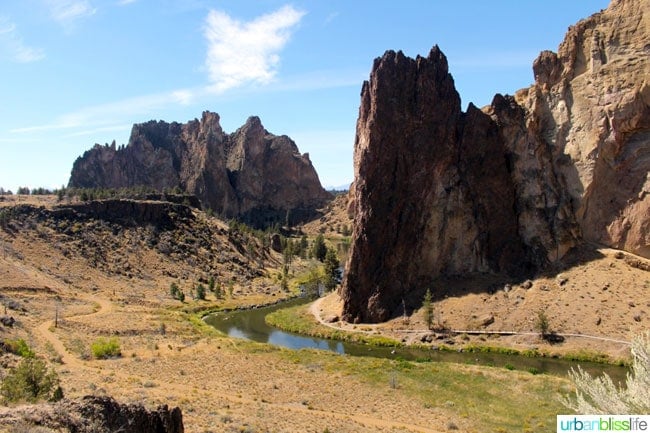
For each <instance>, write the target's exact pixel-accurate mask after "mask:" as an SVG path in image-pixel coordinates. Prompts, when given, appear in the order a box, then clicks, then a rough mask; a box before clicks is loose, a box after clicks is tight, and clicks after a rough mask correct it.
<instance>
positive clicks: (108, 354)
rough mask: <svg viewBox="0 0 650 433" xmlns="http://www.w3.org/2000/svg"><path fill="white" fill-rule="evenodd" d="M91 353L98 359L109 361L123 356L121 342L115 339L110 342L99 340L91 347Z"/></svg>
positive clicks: (103, 339) (109, 340)
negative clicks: (108, 359)
mask: <svg viewBox="0 0 650 433" xmlns="http://www.w3.org/2000/svg"><path fill="white" fill-rule="evenodd" d="M90 352H91V353H92V354H93V357H95V358H97V359H107V358H112V357H116V356H121V355H122V351H121V350H120V342H119V341H118V340H117V338H115V337H112V338H110V339H108V340H106V339H105V338H98V339H97V340H95V341H94V342H93V343H92V344H91V345H90Z"/></svg>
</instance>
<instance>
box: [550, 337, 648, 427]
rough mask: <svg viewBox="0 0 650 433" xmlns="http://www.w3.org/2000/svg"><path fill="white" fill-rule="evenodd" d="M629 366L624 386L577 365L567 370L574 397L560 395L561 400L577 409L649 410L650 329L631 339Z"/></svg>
mask: <svg viewBox="0 0 650 433" xmlns="http://www.w3.org/2000/svg"><path fill="white" fill-rule="evenodd" d="M631 351H632V358H633V359H632V368H631V371H630V373H628V375H627V380H626V386H625V387H617V386H616V385H614V382H612V379H611V378H610V377H609V376H608V375H607V374H603V376H602V377H593V378H592V377H591V375H590V374H589V373H587V372H585V371H584V370H582V369H581V368H580V367H578V369H577V370H574V369H573V368H572V369H571V371H569V376H570V377H571V379H572V380H573V382H574V384H575V387H576V397H575V400H574V399H571V398H570V397H564V398H562V400H561V401H562V403H563V404H564V405H565V406H566V407H568V408H569V409H573V410H575V411H576V412H577V413H589V414H595V415H599V414H613V413H620V414H625V413H630V414H633V413H639V414H645V413H650V331H646V332H645V333H644V334H641V335H639V336H636V337H635V338H634V339H632V347H631Z"/></svg>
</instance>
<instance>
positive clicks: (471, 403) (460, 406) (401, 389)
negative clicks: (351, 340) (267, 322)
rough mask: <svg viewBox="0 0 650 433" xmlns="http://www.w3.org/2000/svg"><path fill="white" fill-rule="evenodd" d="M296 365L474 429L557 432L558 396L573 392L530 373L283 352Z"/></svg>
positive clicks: (554, 379)
mask: <svg viewBox="0 0 650 433" xmlns="http://www.w3.org/2000/svg"><path fill="white" fill-rule="evenodd" d="M281 353H282V355H283V356H285V357H287V358H289V360H290V361H291V362H293V363H295V364H302V365H305V366H308V365H311V364H314V363H319V364H320V365H322V367H323V368H324V369H326V370H327V371H330V372H332V373H342V374H343V375H346V376H347V375H349V376H355V377H358V378H359V379H360V380H362V381H363V382H365V383H368V384H369V385H371V386H373V387H376V388H377V389H385V392H386V393H389V392H398V393H403V394H405V396H406V397H408V398H411V399H413V400H415V401H418V402H420V403H421V404H422V407H423V408H432V410H436V411H443V412H448V413H451V414H454V415H455V416H457V417H459V418H462V419H466V420H468V421H469V422H471V423H472V424H473V427H474V429H472V431H481V432H553V431H555V420H556V415H557V414H559V413H569V410H568V409H567V408H565V407H564V406H562V405H561V404H560V403H559V400H558V398H557V397H558V395H560V394H562V395H564V394H567V393H569V391H570V389H571V385H570V383H569V381H568V380H566V379H563V378H559V377H554V376H549V375H534V374H531V373H530V372H528V371H517V370H514V371H511V370H507V369H504V368H496V367H483V366H470V365H460V364H452V363H444V362H443V363H438V362H426V363H422V362H414V361H406V360H403V359H399V360H389V359H383V358H371V357H352V356H350V357H343V356H338V355H334V354H329V353H327V354H326V353H323V352H319V351H311V350H309V351H308V350H301V351H282V352H281Z"/></svg>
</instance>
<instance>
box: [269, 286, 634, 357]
mask: <svg viewBox="0 0 650 433" xmlns="http://www.w3.org/2000/svg"><path fill="white" fill-rule="evenodd" d="M340 309H341V300H340V298H339V297H338V295H337V294H336V293H330V294H328V295H327V296H325V297H323V298H319V299H317V300H315V301H314V302H313V303H310V304H309V305H299V306H293V307H290V308H286V309H281V310H278V311H275V312H273V313H271V314H269V315H268V316H267V317H266V321H267V323H268V324H270V325H271V326H274V327H276V328H278V329H282V330H284V331H287V332H293V333H297V334H302V335H308V336H312V337H316V338H328V339H334V340H339V341H347V342H355V343H361V344H368V345H374V346H390V347H402V346H407V347H416V348H421V349H427V350H438V351H454V352H470V353H499V354H507V355H521V356H525V357H545V358H561V359H566V360H571V361H582V362H596V363H606V364H615V365H626V364H627V362H628V360H629V350H628V349H627V347H628V343H627V342H626V341H621V340H615V339H609V338H606V337H601V336H595V337H594V336H585V335H569V336H565V337H563V338H564V341H563V342H561V343H549V342H548V341H546V340H543V339H542V338H540V335H539V333H535V332H516V331H509V332H499V331H478V332H476V333H472V332H463V331H450V332H438V333H436V332H432V331H430V330H428V329H426V328H425V329H422V328H419V329H418V328H417V327H416V326H409V325H410V323H404V320H403V319H397V320H398V322H399V321H401V322H402V323H390V322H389V323H385V324H351V323H347V322H343V321H341V320H340V319H339V318H340ZM595 347H598V349H596V348H595ZM621 353H623V354H624V355H623V356H621Z"/></svg>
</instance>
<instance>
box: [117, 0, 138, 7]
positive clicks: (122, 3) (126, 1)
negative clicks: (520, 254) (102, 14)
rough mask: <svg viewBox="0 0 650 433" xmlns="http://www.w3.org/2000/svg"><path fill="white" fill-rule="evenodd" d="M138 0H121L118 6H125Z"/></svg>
mask: <svg viewBox="0 0 650 433" xmlns="http://www.w3.org/2000/svg"><path fill="white" fill-rule="evenodd" d="M136 1H137V0H119V1H118V2H117V4H118V6H125V5H129V4H131V3H135V2H136Z"/></svg>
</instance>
